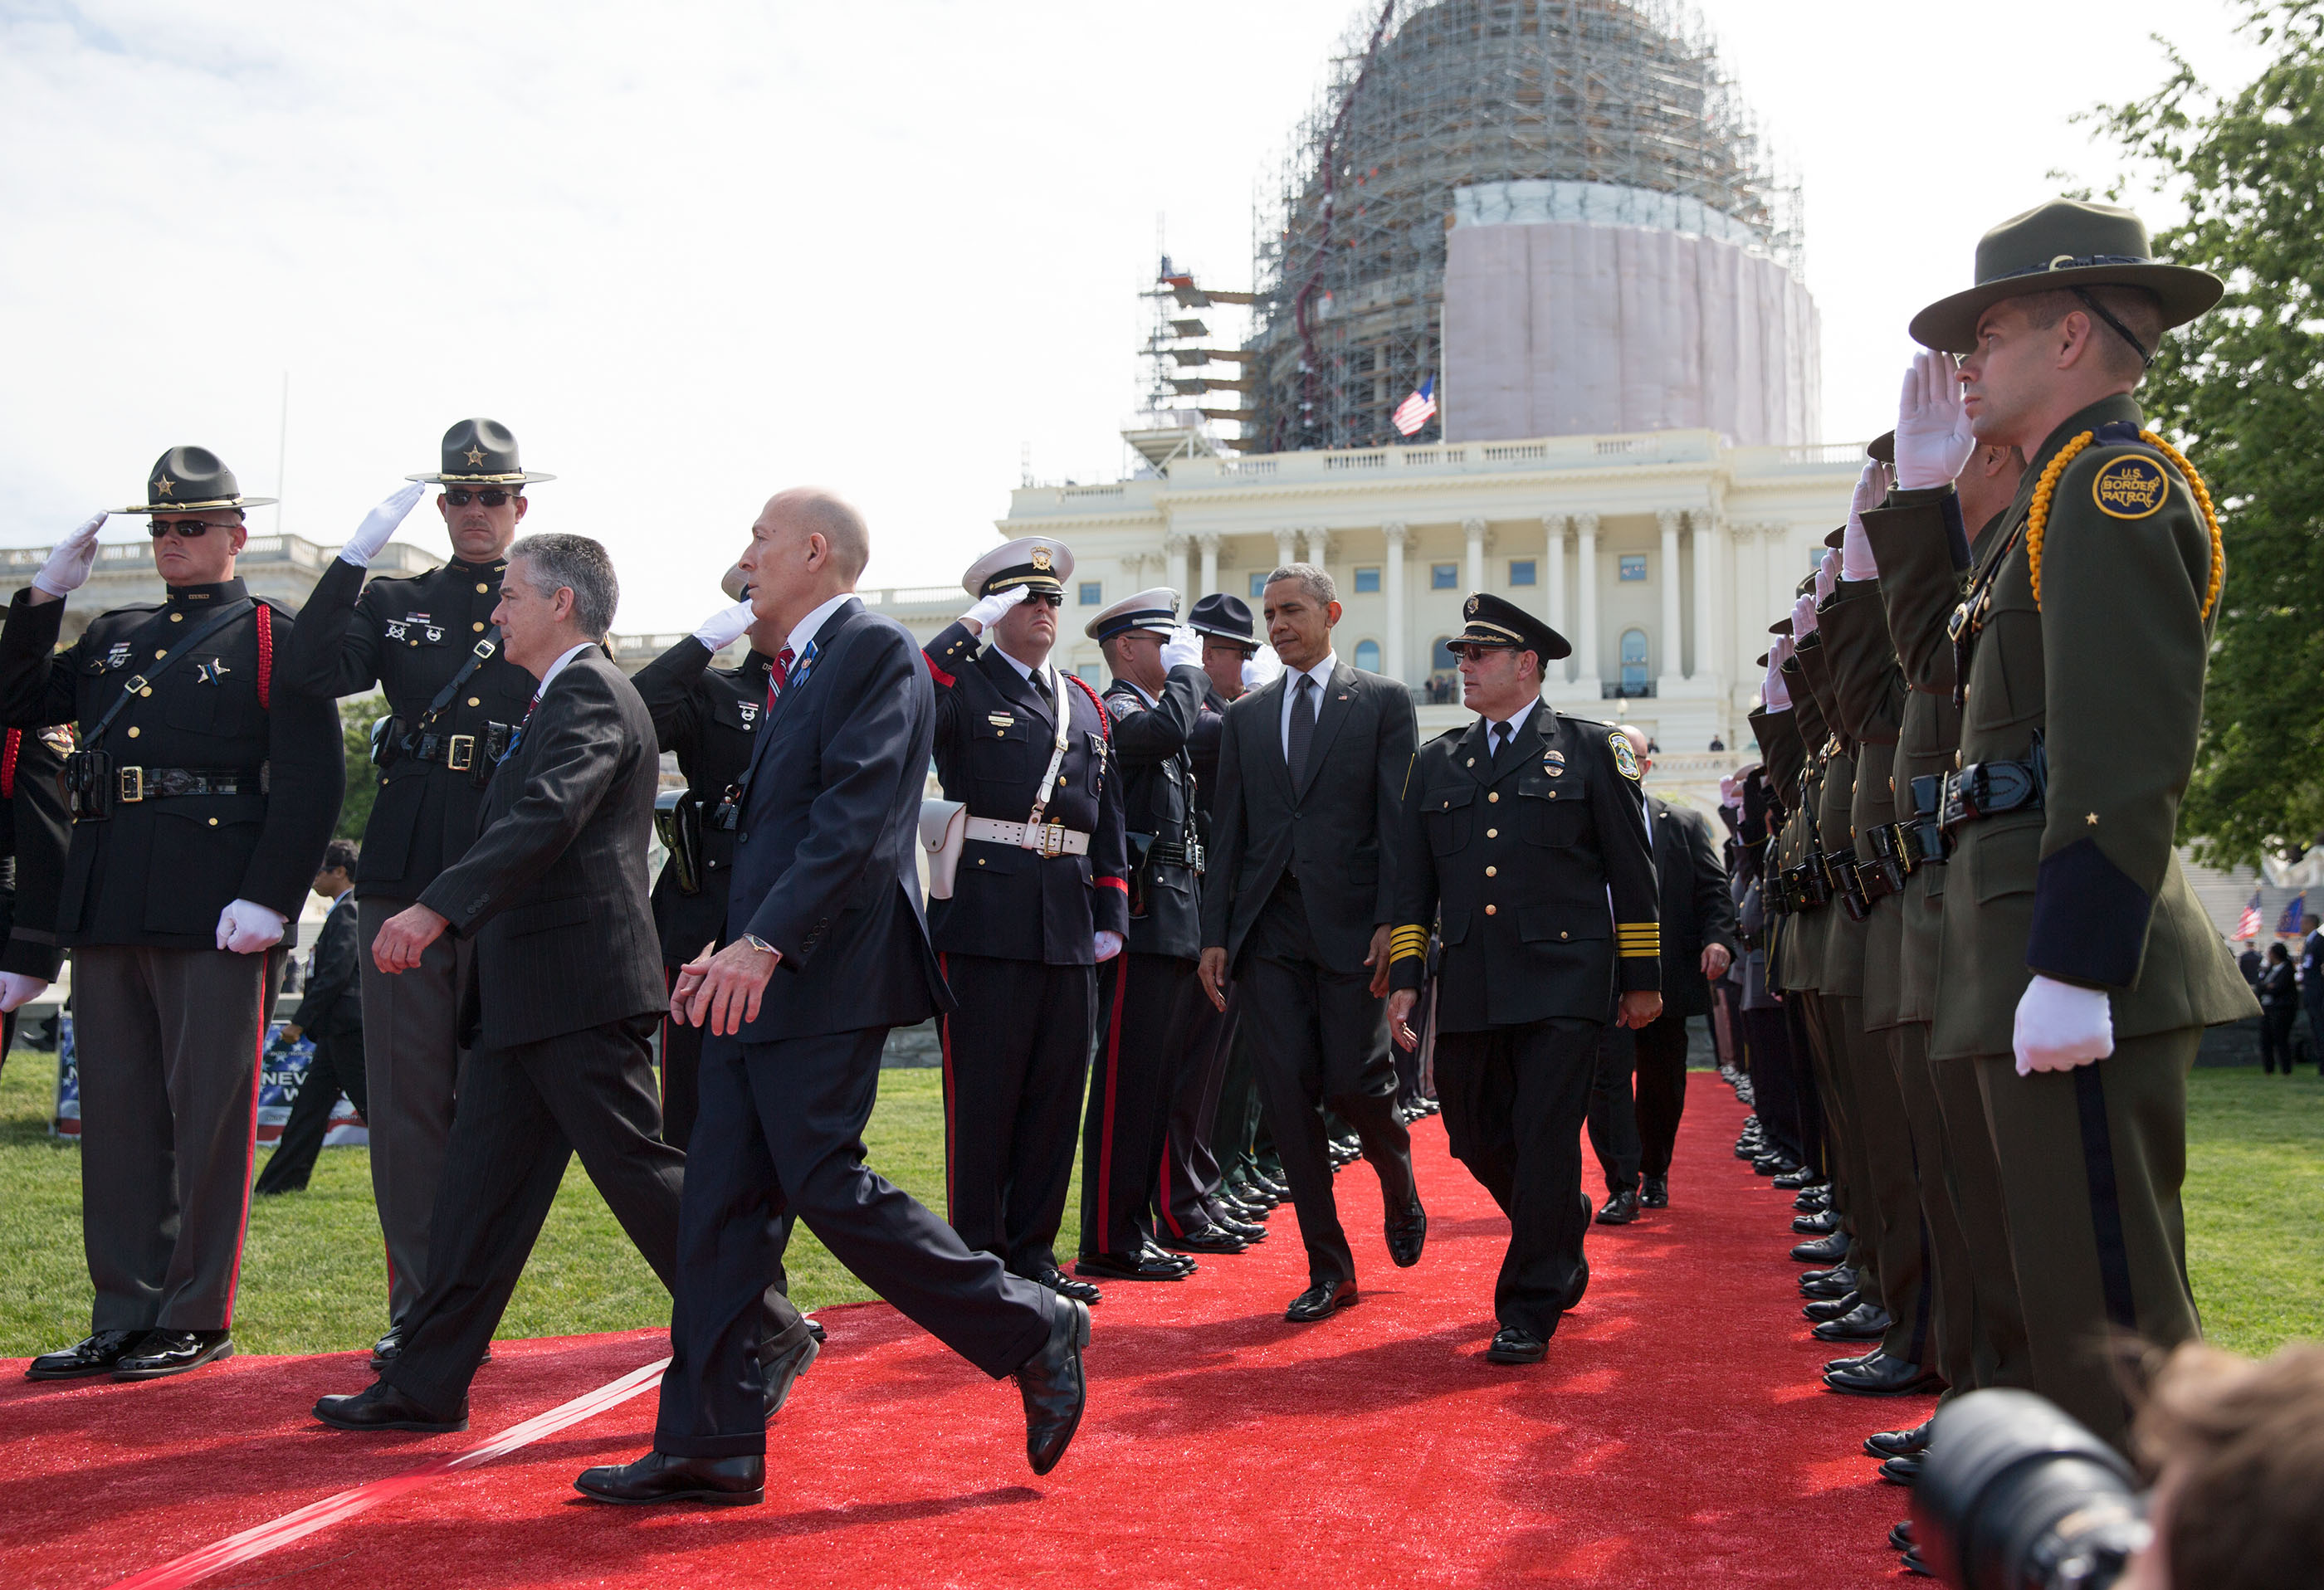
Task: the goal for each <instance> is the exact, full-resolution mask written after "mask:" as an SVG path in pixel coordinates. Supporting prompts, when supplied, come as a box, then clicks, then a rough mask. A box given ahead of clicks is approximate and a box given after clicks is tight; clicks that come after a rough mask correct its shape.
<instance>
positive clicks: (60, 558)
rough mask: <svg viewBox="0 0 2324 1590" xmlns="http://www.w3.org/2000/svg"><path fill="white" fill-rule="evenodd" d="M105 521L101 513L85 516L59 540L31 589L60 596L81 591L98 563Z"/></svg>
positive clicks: (33, 579) (34, 579)
mask: <svg viewBox="0 0 2324 1590" xmlns="http://www.w3.org/2000/svg"><path fill="white" fill-rule="evenodd" d="M105 520H106V516H105V515H104V514H101V513H100V514H98V515H97V517H96V518H94V519H85V520H83V521H82V523H81V527H80V528H78V529H77V530H75V531H74V532H73V533H72V534H71V535H69V536H67V537H66V538H64V539H63V540H61V541H60V542H58V543H57V549H56V550H55V551H54V552H51V553H50V554H49V561H48V562H46V563H44V564H42V565H41V572H40V573H39V574H34V575H33V576H32V589H34V590H35V591H45V592H47V593H49V594H50V595H51V596H54V597H58V598H60V599H61V598H63V597H65V596H68V595H69V594H70V593H73V592H75V591H78V590H79V589H80V588H81V584H82V582H84V581H85V580H87V579H88V571H89V569H90V568H91V567H92V566H94V565H95V564H96V563H97V531H99V530H101V529H103V528H105Z"/></svg>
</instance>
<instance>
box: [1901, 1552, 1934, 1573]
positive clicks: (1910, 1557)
mask: <svg viewBox="0 0 2324 1590" xmlns="http://www.w3.org/2000/svg"><path fill="white" fill-rule="evenodd" d="M1898 1561H1899V1563H1900V1565H1901V1566H1902V1567H1904V1571H1905V1572H1906V1573H1908V1574H1910V1575H1912V1576H1914V1578H1916V1579H1933V1578H1935V1577H1936V1574H1935V1573H1934V1572H1933V1571H1932V1570H1931V1568H1930V1567H1929V1565H1928V1564H1927V1563H1925V1562H1923V1561H1922V1560H1921V1549H1920V1548H1919V1547H1918V1546H1915V1547H1914V1548H1913V1549H1911V1550H1910V1551H1907V1552H1906V1553H1904V1556H1903V1557H1902V1558H1899V1559H1898Z"/></svg>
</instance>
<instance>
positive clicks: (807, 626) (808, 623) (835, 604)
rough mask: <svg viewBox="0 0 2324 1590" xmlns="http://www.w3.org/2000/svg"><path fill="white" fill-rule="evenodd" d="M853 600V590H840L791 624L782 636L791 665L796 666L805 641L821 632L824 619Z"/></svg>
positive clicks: (804, 647)
mask: <svg viewBox="0 0 2324 1590" xmlns="http://www.w3.org/2000/svg"><path fill="white" fill-rule="evenodd" d="M854 600H855V593H854V592H853V591H842V592H841V593H839V594H838V595H836V596H835V597H832V598H831V599H830V600H829V601H827V602H824V603H822V604H821V605H820V606H818V607H817V608H816V610H815V611H813V612H810V613H808V614H807V617H805V618H803V619H801V620H799V621H798V623H796V624H794V625H792V626H791V632H790V633H789V634H788V636H786V637H784V639H783V644H784V645H785V646H788V647H789V648H791V666H793V667H797V666H798V659H799V657H800V656H801V655H802V654H803V653H805V652H806V650H807V642H808V641H810V640H813V639H815V638H816V636H817V635H818V634H820V633H822V631H823V626H824V622H825V620H827V619H829V618H830V617H831V615H832V614H834V613H835V612H837V611H839V610H840V608H841V607H843V606H844V605H845V604H846V603H848V602H853V601H854Z"/></svg>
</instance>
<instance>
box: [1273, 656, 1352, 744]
mask: <svg viewBox="0 0 2324 1590" xmlns="http://www.w3.org/2000/svg"><path fill="white" fill-rule="evenodd" d="M1338 666H1340V654H1339V653H1338V652H1336V651H1327V652H1325V653H1324V654H1323V661H1322V662H1320V663H1317V664H1316V665H1315V666H1314V667H1312V668H1306V669H1299V668H1286V669H1284V670H1283V716H1282V722H1281V723H1280V724H1279V725H1278V727H1280V728H1281V730H1282V731H1283V759H1284V760H1285V761H1286V762H1288V761H1290V760H1291V709H1292V707H1293V705H1294V704H1296V703H1297V702H1298V700H1299V676H1300V675H1301V674H1302V673H1303V672H1304V673H1305V675H1306V676H1307V677H1309V678H1310V679H1313V680H1314V681H1315V692H1314V701H1315V716H1316V719H1317V720H1318V721H1321V720H1322V718H1323V692H1325V691H1326V690H1329V689H1330V688H1331V687H1332V670H1333V668H1336V667H1338Z"/></svg>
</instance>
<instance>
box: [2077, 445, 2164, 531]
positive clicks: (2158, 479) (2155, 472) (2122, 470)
mask: <svg viewBox="0 0 2324 1590" xmlns="http://www.w3.org/2000/svg"><path fill="white" fill-rule="evenodd" d="M2090 496H2091V497H2092V498H2093V499H2094V500H2095V501H2097V503H2098V507H2099V508H2100V509H2102V510H2105V511H2106V512H2107V513H2109V514H2112V515H2113V516H2114V517H2115V518H2116V519H2144V518H2146V517H2147V515H2149V514H2151V513H2153V512H2154V510H2157V509H2159V508H2161V507H2162V506H2163V503H2164V502H2165V501H2168V500H2169V498H2170V496H2171V477H2170V476H2169V475H2167V474H2165V473H2163V466H2162V465H2161V464H2157V463H2155V462H2154V460H2153V459H2152V458H2141V457H2138V456H2136V455H2132V456H2130V457H2127V458H2116V459H2114V460H2112V461H2111V462H2109V463H2108V464H2107V466H2106V467H2105V468H2104V469H2101V470H2099V471H2098V479H2097V480H2095V481H2093V482H2091V483H2090Z"/></svg>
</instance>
